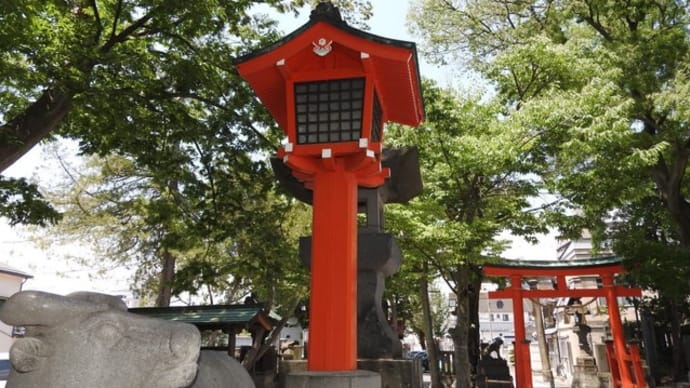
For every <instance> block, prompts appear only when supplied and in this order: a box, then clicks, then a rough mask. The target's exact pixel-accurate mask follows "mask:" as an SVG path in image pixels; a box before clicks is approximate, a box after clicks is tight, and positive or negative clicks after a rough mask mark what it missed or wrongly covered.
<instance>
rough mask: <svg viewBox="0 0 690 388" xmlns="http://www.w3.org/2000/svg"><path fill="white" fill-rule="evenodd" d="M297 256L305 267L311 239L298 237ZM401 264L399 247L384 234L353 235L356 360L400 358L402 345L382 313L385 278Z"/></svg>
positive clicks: (392, 239) (309, 258)
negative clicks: (355, 256) (354, 251)
mask: <svg viewBox="0 0 690 388" xmlns="http://www.w3.org/2000/svg"><path fill="white" fill-rule="evenodd" d="M300 257H301V258H302V262H303V263H304V264H305V265H306V266H309V265H310V262H311V237H302V238H300ZM401 263H402V260H401V254H400V248H398V245H397V244H396V243H395V239H394V238H393V236H392V235H390V234H388V233H381V232H369V231H368V232H360V233H358V235H357V269H358V271H357V357H358V358H362V359H372V358H402V343H401V342H400V339H399V338H398V336H397V334H396V333H395V332H394V331H393V329H391V327H390V325H389V324H388V321H387V320H386V317H385V314H384V312H383V307H382V300H383V292H384V288H385V280H386V276H389V275H391V274H394V273H395V272H397V271H398V269H399V268H400V265H401Z"/></svg>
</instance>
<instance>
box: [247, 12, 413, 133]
mask: <svg viewBox="0 0 690 388" xmlns="http://www.w3.org/2000/svg"><path fill="white" fill-rule="evenodd" d="M320 49H321V51H320V53H319V52H317V51H319V50H320ZM331 51H332V52H334V54H335V55H332V57H333V59H331V60H330V62H328V65H327V66H329V67H330V68H333V67H338V66H350V67H351V66H352V65H353V62H352V60H351V58H353V57H354V55H353V54H356V58H357V59H360V61H359V62H361V61H362V60H364V59H366V60H367V62H368V63H367V65H366V69H367V73H369V74H372V75H373V77H374V82H375V85H376V92H377V96H378V98H379V100H380V103H381V106H382V109H383V111H384V112H385V116H386V119H387V120H389V121H393V122H397V123H400V124H406V125H410V126H417V125H419V124H420V123H421V122H422V121H423V120H424V102H423V99H422V93H421V77H420V75H419V66H418V60H417V49H416V46H415V44H414V42H407V41H401V40H395V39H389V38H385V37H381V36H378V35H374V34H370V33H367V32H365V31H362V30H359V29H356V28H353V27H350V26H349V25H348V24H347V23H346V22H345V21H344V20H342V18H341V16H340V11H339V10H338V8H336V7H335V6H333V5H332V4H331V3H330V2H322V3H319V4H318V5H317V7H316V8H315V9H314V10H313V11H312V12H311V16H310V19H309V21H308V22H307V23H306V24H304V25H302V26H301V27H299V28H298V29H296V30H295V31H293V32H292V33H290V34H288V35H287V36H285V37H284V38H283V39H281V40H279V41H277V42H274V43H273V44H271V45H269V46H268V47H265V48H262V49H259V50H257V51H253V52H251V53H248V54H246V55H243V56H241V57H239V58H237V59H236V60H235V61H234V63H235V65H236V66H237V69H238V72H239V73H240V75H241V76H242V77H243V78H244V79H246V80H247V81H248V82H249V83H250V84H251V86H252V87H253V88H254V91H255V93H256V95H257V96H258V97H259V99H260V100H261V102H262V103H263V104H264V106H266V108H267V109H268V110H269V112H270V113H271V115H272V116H273V118H274V119H275V120H276V121H277V122H278V124H279V125H280V126H281V127H283V128H286V127H287V125H286V124H287V109H288V108H287V106H286V105H287V104H286V101H285V100H286V93H285V92H286V84H287V82H286V78H288V77H290V75H291V73H294V72H300V71H301V72H305V71H307V72H308V71H312V72H313V73H314V74H318V70H320V69H319V68H315V66H317V65H314V63H322V64H323V63H325V62H324V61H325V60H326V58H327V57H328V56H329V54H330V53H331ZM319 61H320V62H319ZM358 65H360V66H364V65H361V63H359V64H358ZM321 69H323V66H322V68H321Z"/></svg>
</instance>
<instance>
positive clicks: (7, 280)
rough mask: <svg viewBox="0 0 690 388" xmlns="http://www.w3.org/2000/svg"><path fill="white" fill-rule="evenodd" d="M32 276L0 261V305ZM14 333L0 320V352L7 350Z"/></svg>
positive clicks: (11, 328) (12, 329) (20, 288)
mask: <svg viewBox="0 0 690 388" xmlns="http://www.w3.org/2000/svg"><path fill="white" fill-rule="evenodd" d="M32 277H33V276H31V275H29V274H28V273H26V272H23V271H20V270H18V269H16V268H12V267H10V266H9V265H7V264H3V263H0V305H1V304H2V303H4V302H5V301H6V300H7V299H8V298H9V297H10V296H12V295H14V294H15V293H17V292H19V291H21V290H22V286H23V285H24V282H26V280H27V279H30V278H32ZM14 334H15V333H14V328H13V327H11V326H8V325H5V324H4V323H2V322H0V353H4V352H9V350H10V346H11V345H12V341H13V339H14Z"/></svg>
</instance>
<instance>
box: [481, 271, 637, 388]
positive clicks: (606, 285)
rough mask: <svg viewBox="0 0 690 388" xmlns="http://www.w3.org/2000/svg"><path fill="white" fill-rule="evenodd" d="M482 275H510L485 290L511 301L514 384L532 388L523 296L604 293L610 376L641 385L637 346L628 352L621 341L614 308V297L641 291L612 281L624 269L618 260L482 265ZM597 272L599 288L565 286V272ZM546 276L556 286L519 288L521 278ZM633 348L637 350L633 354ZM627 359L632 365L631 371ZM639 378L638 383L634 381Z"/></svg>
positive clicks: (629, 386)
mask: <svg viewBox="0 0 690 388" xmlns="http://www.w3.org/2000/svg"><path fill="white" fill-rule="evenodd" d="M483 272H484V275H486V276H495V277H507V278H509V279H510V287H509V288H506V289H503V290H498V291H492V292H489V295H488V296H489V298H491V299H497V298H511V299H512V301H513V306H514V307H513V309H514V311H513V313H514V315H515V319H514V322H515V381H516V385H517V387H520V388H521V387H526V388H532V367H531V362H530V353H529V340H527V339H526V338H525V326H524V325H525V323H524V308H523V300H524V298H557V297H606V300H607V305H608V310H609V325H610V328H611V336H612V337H613V341H612V342H611V343H607V354H608V360H609V365H610V366H611V371H612V376H613V377H614V379H615V380H616V381H617V382H618V383H619V385H620V387H622V388H638V387H645V386H646V384H645V383H644V375H643V374H641V373H642V372H641V370H642V366H641V361H640V357H639V349H638V348H637V347H632V348H631V350H630V352H632V353H629V352H628V349H627V347H626V344H625V337H624V332H623V325H622V324H621V317H620V312H619V311H618V299H617V298H618V297H620V296H634V297H639V296H641V295H642V290H640V289H639V288H629V287H623V286H619V285H615V284H614V283H613V277H614V275H615V274H617V273H625V272H626V271H625V269H624V268H623V266H622V265H621V264H620V263H611V264H601V265H592V266H579V267H573V266H567V265H564V266H562V267H543V268H538V267H533V266H523V267H519V266H499V265H495V266H494V265H486V266H484V267H483ZM586 275H590V276H599V277H600V278H601V280H602V283H603V288H584V289H582V288H579V289H569V288H567V282H566V276H586ZM535 277H549V278H555V279H554V280H555V284H556V289H553V290H531V289H530V290H527V289H522V281H523V278H535ZM634 352H638V353H637V354H634ZM628 362H630V363H631V365H632V368H633V374H634V379H633V376H632V375H631V372H630V368H629V367H628ZM635 381H639V382H640V383H637V384H636V383H635Z"/></svg>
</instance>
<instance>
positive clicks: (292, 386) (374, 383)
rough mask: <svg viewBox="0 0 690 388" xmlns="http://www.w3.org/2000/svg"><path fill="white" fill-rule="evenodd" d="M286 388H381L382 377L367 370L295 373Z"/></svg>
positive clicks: (288, 380) (289, 376) (289, 377)
mask: <svg viewBox="0 0 690 388" xmlns="http://www.w3.org/2000/svg"><path fill="white" fill-rule="evenodd" d="M285 387H286V388H325V387H328V388H381V376H379V375H378V373H374V372H371V371H365V370H356V371H352V372H294V373H290V374H289V375H287V376H286V383H285Z"/></svg>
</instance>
